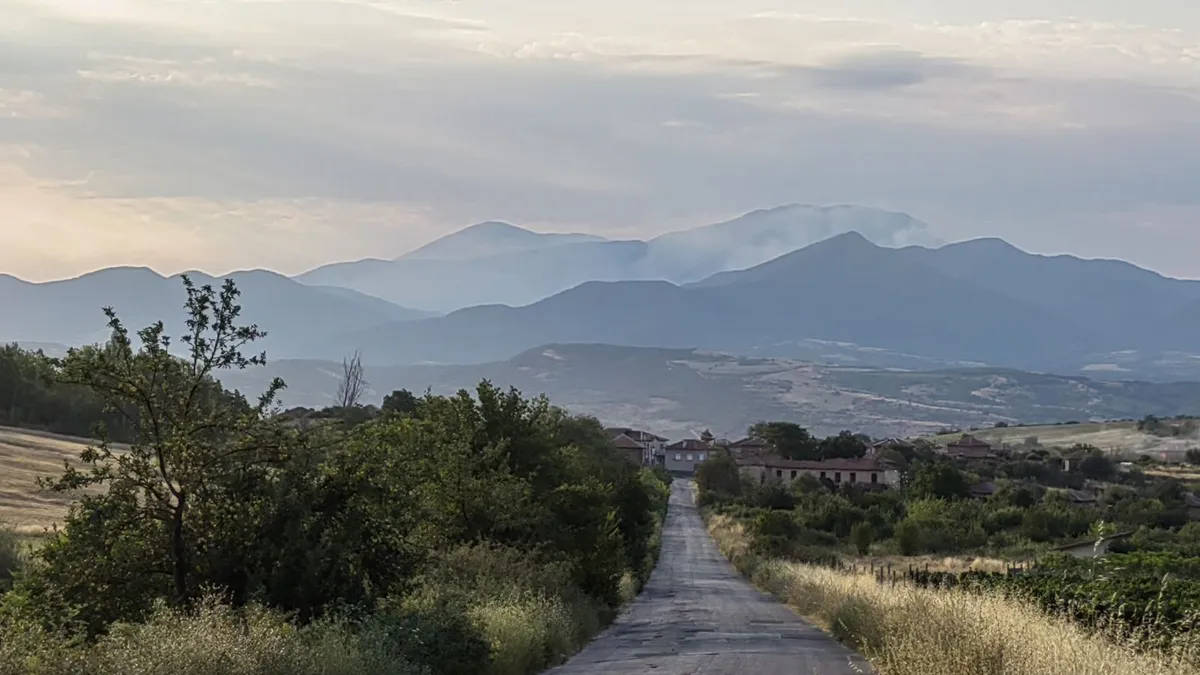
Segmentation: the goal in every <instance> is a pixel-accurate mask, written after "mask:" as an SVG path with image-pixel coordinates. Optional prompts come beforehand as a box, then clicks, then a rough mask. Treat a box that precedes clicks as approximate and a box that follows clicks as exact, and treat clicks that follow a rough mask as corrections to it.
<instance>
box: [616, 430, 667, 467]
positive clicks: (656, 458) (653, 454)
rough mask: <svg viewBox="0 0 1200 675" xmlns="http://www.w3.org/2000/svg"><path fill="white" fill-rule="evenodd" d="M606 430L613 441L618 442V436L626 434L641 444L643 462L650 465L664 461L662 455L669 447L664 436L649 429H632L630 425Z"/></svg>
mask: <svg viewBox="0 0 1200 675" xmlns="http://www.w3.org/2000/svg"><path fill="white" fill-rule="evenodd" d="M605 431H606V432H608V435H609V437H610V438H612V439H613V442H616V439H617V438H618V437H620V436H625V437H626V438H628V439H630V440H632V441H633V442H634V443H637V444H639V445H640V446H641V448H642V459H641V462H640V463H641V464H644V465H647V466H650V465H654V464H661V463H662V457H663V454H664V452H665V448H666V447H667V439H665V438H663V437H662V436H658V435H655V434H652V433H650V432H649V431H642V430H640V429H630V428H628V427H609V428H608V429H605Z"/></svg>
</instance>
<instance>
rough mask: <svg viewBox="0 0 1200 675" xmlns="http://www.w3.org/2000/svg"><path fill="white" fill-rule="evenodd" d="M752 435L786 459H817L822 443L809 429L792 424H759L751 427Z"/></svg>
mask: <svg viewBox="0 0 1200 675" xmlns="http://www.w3.org/2000/svg"><path fill="white" fill-rule="evenodd" d="M750 435H751V436H752V437H754V438H761V439H762V440H764V441H766V442H767V443H768V444H770V445H771V446H772V447H773V448H775V451H776V452H778V453H779V455H780V456H781V457H784V458H786V459H817V458H818V457H819V453H820V442H819V441H818V440H817V439H816V438H814V437H813V435H812V434H810V433H809V432H808V429H805V428H804V427H802V426H800V425H799V424H795V423H792V422H759V423H758V424H755V425H754V426H752V427H750Z"/></svg>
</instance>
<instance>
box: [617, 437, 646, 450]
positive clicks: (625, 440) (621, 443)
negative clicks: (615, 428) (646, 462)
mask: <svg viewBox="0 0 1200 675" xmlns="http://www.w3.org/2000/svg"><path fill="white" fill-rule="evenodd" d="M613 445H615V446H617V449H618V450H641V449H642V444H641V443H638V442H637V441H635V440H633V439H632V438H630V437H628V436H626V435H625V434H621V435H620V436H617V437H616V438H614V439H613Z"/></svg>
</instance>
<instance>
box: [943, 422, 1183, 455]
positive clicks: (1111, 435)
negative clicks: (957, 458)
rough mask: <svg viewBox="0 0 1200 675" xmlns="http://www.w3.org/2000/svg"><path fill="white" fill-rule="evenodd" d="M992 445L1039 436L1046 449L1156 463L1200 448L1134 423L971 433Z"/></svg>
mask: <svg viewBox="0 0 1200 675" xmlns="http://www.w3.org/2000/svg"><path fill="white" fill-rule="evenodd" d="M970 433H971V434H972V435H974V436H977V437H979V438H982V439H983V440H985V441H988V442H989V443H998V444H1008V445H1012V446H1016V445H1020V444H1022V443H1023V442H1024V441H1025V439H1026V438H1030V437H1033V436H1036V437H1037V439H1038V442H1039V443H1041V444H1042V445H1043V446H1045V447H1063V448H1067V447H1070V446H1072V445H1075V444H1077V443H1078V444H1085V445H1091V446H1094V447H1097V448H1100V449H1101V450H1105V451H1108V452H1118V453H1126V452H1128V453H1137V454H1153V455H1156V458H1157V459H1164V457H1162V456H1161V455H1162V453H1166V457H1165V459H1172V460H1175V459H1179V458H1180V457H1181V456H1182V455H1183V453H1185V452H1187V450H1188V449H1190V448H1200V439H1197V438H1192V439H1186V438H1160V437H1158V436H1152V435H1150V434H1145V433H1142V432H1140V431H1138V429H1137V424H1136V423H1134V422H1100V423H1088V424H1055V425H1046V426H1031V427H1007V428H1003V429H981V430H979V431H972V432H970ZM960 435H961V434H947V435H943V436H931V437H929V440H931V441H933V442H934V443H939V444H944V443H947V442H949V441H953V440H956V439H957V438H958V437H959V436H960Z"/></svg>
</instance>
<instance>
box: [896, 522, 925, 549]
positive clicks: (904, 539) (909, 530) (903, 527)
mask: <svg viewBox="0 0 1200 675" xmlns="http://www.w3.org/2000/svg"><path fill="white" fill-rule="evenodd" d="M892 536H893V537H894V538H895V539H896V546H897V548H899V549H900V554H901V555H917V554H918V553H920V552H921V538H922V537H921V526H920V524H918V523H916V522H914V521H911V520H903V521H901V522H900V523H899V524H898V525H896V529H895V531H894V532H893V534H892Z"/></svg>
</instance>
